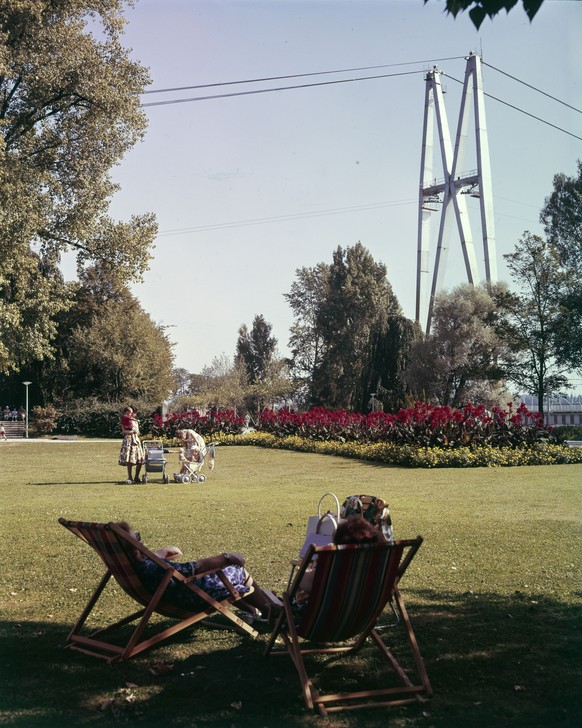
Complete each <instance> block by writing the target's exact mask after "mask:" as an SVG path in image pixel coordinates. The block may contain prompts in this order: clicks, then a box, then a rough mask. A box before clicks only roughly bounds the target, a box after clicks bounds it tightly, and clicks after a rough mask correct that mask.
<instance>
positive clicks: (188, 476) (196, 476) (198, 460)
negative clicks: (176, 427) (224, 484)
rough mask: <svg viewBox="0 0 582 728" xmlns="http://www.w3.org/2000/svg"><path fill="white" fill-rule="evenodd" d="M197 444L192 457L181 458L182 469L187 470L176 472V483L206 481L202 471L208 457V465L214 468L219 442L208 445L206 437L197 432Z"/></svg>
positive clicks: (211, 468)
mask: <svg viewBox="0 0 582 728" xmlns="http://www.w3.org/2000/svg"><path fill="white" fill-rule="evenodd" d="M196 445H197V450H196V452H195V453H194V455H193V456H191V457H190V458H187V457H184V458H180V464H181V466H182V469H184V470H185V471H186V472H183V473H174V482H175V483H204V482H205V481H206V476H205V475H204V473H201V472H200V471H201V470H202V468H203V467H204V464H205V462H206V458H207V457H208V467H209V468H210V470H213V469H214V460H215V458H216V450H215V448H216V445H218V443H217V442H211V443H209V445H208V447H207V446H206V443H205V442H204V439H203V438H202V437H201V436H200V435H198V433H196Z"/></svg>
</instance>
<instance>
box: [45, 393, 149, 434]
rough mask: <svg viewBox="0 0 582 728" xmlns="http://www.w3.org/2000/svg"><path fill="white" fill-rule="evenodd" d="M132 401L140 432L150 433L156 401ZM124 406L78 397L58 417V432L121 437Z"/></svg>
mask: <svg viewBox="0 0 582 728" xmlns="http://www.w3.org/2000/svg"><path fill="white" fill-rule="evenodd" d="M130 405H131V406H132V407H134V408H135V409H136V411H137V418H138V420H139V423H140V431H141V434H142V435H144V434H149V433H151V432H152V426H153V417H154V415H155V410H156V406H157V405H155V404H154V405H152V404H151V403H148V402H131V403H130ZM124 406H125V405H124V404H119V403H115V402H98V401H97V400H94V399H83V400H77V401H76V402H74V403H72V404H69V405H67V406H66V407H65V408H64V409H63V410H62V412H61V414H59V416H58V417H57V423H56V425H57V427H56V429H57V432H58V434H60V435H83V436H85V437H110V438H118V437H119V438H120V437H121V429H120V425H119V419H120V416H121V411H122V409H123V407H124Z"/></svg>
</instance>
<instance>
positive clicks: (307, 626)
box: [264, 536, 432, 715]
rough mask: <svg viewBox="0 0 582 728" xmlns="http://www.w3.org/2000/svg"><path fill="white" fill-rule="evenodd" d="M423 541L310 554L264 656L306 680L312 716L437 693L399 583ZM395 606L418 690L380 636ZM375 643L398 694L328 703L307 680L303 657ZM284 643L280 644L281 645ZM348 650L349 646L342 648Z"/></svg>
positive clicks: (338, 697)
mask: <svg viewBox="0 0 582 728" xmlns="http://www.w3.org/2000/svg"><path fill="white" fill-rule="evenodd" d="M422 540H423V539H422V537H421V536H418V537H417V538H416V539H413V540H407V541H396V542H395V543H394V544H362V545H349V546H334V545H330V546H321V547H315V546H311V547H310V550H309V551H308V553H307V555H306V558H305V559H304V561H303V563H302V566H301V568H300V569H299V571H298V572H297V575H296V577H295V579H294V581H293V584H292V585H291V587H290V588H289V589H288V590H287V591H286V592H285V593H284V594H283V610H281V612H280V613H279V616H278V618H277V621H276V622H275V627H274V629H273V632H272V634H271V637H270V639H269V642H268V644H267V646H266V648H265V651H264V654H265V655H269V654H273V655H277V654H288V655H289V656H290V657H291V659H292V661H293V664H294V665H295V668H296V669H297V671H298V673H299V678H300V681H301V687H302V690H303V696H304V699H305V703H306V705H307V707H308V708H310V709H313V708H314V707H317V708H318V709H319V710H320V712H321V713H322V714H323V715H326V714H327V713H328V712H332V711H337V710H354V709H356V708H365V707H372V706H379V707H382V706H391V705H403V704H406V703H412V702H418V701H420V702H423V701H425V700H427V699H428V698H429V697H430V696H431V695H432V689H431V686H430V682H429V679H428V675H427V673H426V669H425V666H424V662H423V659H422V657H421V654H420V651H419V649H418V645H417V642H416V637H415V635H414V632H413V630H412V625H411V623H410V619H409V617H408V614H407V611H406V607H405V606H404V602H403V601H402V598H401V596H400V593H399V591H398V582H399V580H400V579H401V577H402V576H403V575H404V572H405V571H406V569H407V568H408V566H409V564H410V562H411V561H412V559H413V558H414V555H415V554H416V552H417V551H418V549H419V547H420V545H421V543H422ZM314 558H315V559H316V562H315V563H316V567H315V573H314V577H313V585H312V588H311V590H310V592H309V600H308V602H307V606H306V607H304V609H303V610H302V611H297V609H294V597H295V595H296V594H297V592H298V591H299V590H300V582H301V579H302V577H303V574H304V573H305V571H306V569H307V567H308V565H309V563H310V562H311V561H312V560H313V559H314ZM391 598H393V599H394V603H395V606H396V609H397V610H398V613H399V617H400V619H399V624H400V626H401V627H402V628H404V630H405V632H406V637H407V641H408V644H409V647H410V648H411V650H412V656H413V658H414V663H415V665H416V670H417V672H418V676H419V678H420V680H419V681H418V682H416V683H413V682H412V681H411V679H410V678H409V677H408V675H407V674H406V672H405V671H404V669H403V668H402V667H401V665H400V664H399V662H398V661H397V659H396V657H395V656H394V655H393V654H392V652H391V650H390V649H388V647H387V646H386V645H385V644H384V642H383V640H382V638H381V637H380V635H379V634H378V631H377V630H376V629H375V624H376V620H377V619H378V617H379V616H380V614H381V612H382V610H383V609H384V607H385V606H386V603H387V602H388V600H389V599H391ZM367 637H370V638H371V640H372V642H373V644H375V645H376V647H377V648H378V650H379V651H380V653H381V654H382V656H383V657H384V658H385V659H386V660H387V662H388V663H389V665H390V667H391V668H392V672H393V673H394V674H395V677H396V680H395V681H393V682H395V683H396V686H392V685H390V686H387V687H385V688H381V689H375V690H365V691H364V690H359V691H357V692H351V693H337V694H329V695H321V694H320V693H319V691H318V690H317V689H316V688H315V686H314V684H313V682H312V680H311V678H310V677H309V675H308V674H307V670H306V666H305V661H304V659H303V656H304V655H308V654H333V655H334V656H336V657H341V654H338V653H348V652H350V653H354V652H357V651H358V650H359V649H360V648H361V647H362V645H363V644H364V642H365V640H366V638H367ZM277 638H279V640H278V641H279V643H280V642H281V641H282V645H280V644H276V641H277ZM346 641H350V644H348V645H346V644H345V643H346ZM339 643H344V644H339Z"/></svg>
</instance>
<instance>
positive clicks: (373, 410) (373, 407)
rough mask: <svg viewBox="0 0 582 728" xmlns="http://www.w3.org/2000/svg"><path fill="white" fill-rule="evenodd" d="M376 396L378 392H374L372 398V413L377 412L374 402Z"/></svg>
mask: <svg viewBox="0 0 582 728" xmlns="http://www.w3.org/2000/svg"><path fill="white" fill-rule="evenodd" d="M375 396H376V392H372V394H371V395H370V397H372V412H375V411H376V401H375V400H374V397H375Z"/></svg>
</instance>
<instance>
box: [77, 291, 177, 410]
mask: <svg viewBox="0 0 582 728" xmlns="http://www.w3.org/2000/svg"><path fill="white" fill-rule="evenodd" d="M69 350H70V358H69V381H70V384H71V390H72V394H73V395H76V396H78V397H81V396H85V397H86V396H92V397H95V398H97V399H99V400H102V401H112V402H122V401H126V400H131V399H142V400H149V401H152V402H160V403H161V402H162V401H163V400H165V399H168V397H169V396H170V394H171V392H172V389H173V387H174V379H173V376H172V368H173V367H172V365H173V355H172V348H171V344H170V342H169V340H168V338H167V335H166V332H165V331H164V328H163V327H162V326H160V325H158V324H156V323H155V322H154V321H152V319H151V317H150V316H149V315H148V314H147V313H146V312H145V311H144V310H143V309H142V307H141V306H140V304H139V302H138V301H137V300H136V299H135V298H134V297H133V296H132V295H131V294H130V293H129V291H126V292H125V295H124V296H123V298H122V300H121V301H116V300H110V301H108V302H107V303H105V304H104V305H103V306H102V307H101V308H100V310H99V313H98V315H96V316H95V317H93V319H92V321H91V323H90V324H89V326H87V327H80V326H79V327H77V328H76V329H74V330H73V331H72V332H71V337H70V344H69Z"/></svg>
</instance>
